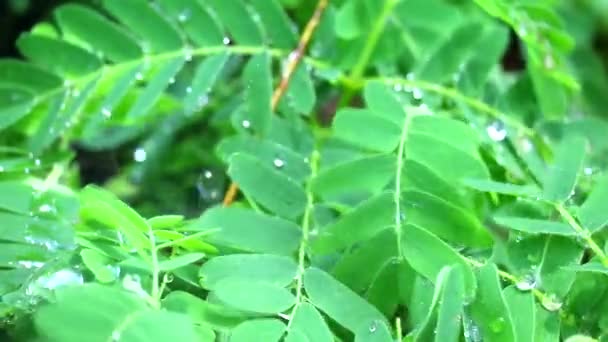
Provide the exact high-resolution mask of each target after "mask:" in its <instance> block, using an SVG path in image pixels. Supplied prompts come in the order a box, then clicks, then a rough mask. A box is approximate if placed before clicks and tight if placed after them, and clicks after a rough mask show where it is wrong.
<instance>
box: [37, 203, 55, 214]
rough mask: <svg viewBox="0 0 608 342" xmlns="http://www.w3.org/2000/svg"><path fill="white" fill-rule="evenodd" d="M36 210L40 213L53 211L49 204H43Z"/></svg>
mask: <svg viewBox="0 0 608 342" xmlns="http://www.w3.org/2000/svg"><path fill="white" fill-rule="evenodd" d="M38 211H39V212H41V213H50V212H51V211H53V207H52V206H51V205H50V204H43V205H41V206H40V208H38Z"/></svg>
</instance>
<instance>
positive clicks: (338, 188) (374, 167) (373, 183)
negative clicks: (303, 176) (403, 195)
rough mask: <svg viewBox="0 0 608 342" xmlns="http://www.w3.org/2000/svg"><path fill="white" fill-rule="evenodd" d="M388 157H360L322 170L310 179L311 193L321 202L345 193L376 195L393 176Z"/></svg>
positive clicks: (394, 164)
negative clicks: (322, 199) (317, 196)
mask: <svg viewBox="0 0 608 342" xmlns="http://www.w3.org/2000/svg"><path fill="white" fill-rule="evenodd" d="M395 168H396V163H395V156H394V155H392V154H386V155H384V154H383V155H377V156H370V157H363V158H359V159H355V160H351V161H347V162H344V163H339V164H337V165H332V166H331V167H329V168H326V169H324V170H322V171H321V172H320V173H319V174H318V175H317V176H316V177H315V178H313V179H312V188H313V191H314V192H315V193H316V194H318V195H319V196H322V197H324V198H327V199H330V198H335V197H337V196H339V195H343V194H345V193H357V192H363V193H366V194H367V193H369V194H374V195H375V194H378V193H379V192H380V191H382V190H383V189H384V187H385V186H386V185H387V184H388V183H389V181H390V179H391V178H393V177H394V176H395Z"/></svg>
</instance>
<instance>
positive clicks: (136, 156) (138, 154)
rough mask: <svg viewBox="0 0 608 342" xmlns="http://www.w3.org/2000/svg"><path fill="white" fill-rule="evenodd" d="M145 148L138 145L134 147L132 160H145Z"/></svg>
mask: <svg viewBox="0 0 608 342" xmlns="http://www.w3.org/2000/svg"><path fill="white" fill-rule="evenodd" d="M146 157H147V155H146V150H144V149H143V148H141V147H138V148H136V149H135V151H134V152H133V160H135V161H136V162H138V163H141V162H144V161H146Z"/></svg>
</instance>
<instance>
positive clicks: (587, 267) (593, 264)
mask: <svg viewBox="0 0 608 342" xmlns="http://www.w3.org/2000/svg"><path fill="white" fill-rule="evenodd" d="M565 269H568V270H572V271H576V272H593V273H603V274H606V275H608V267H606V266H604V264H602V263H601V262H599V261H590V262H588V263H585V264H582V265H572V266H567V267H565Z"/></svg>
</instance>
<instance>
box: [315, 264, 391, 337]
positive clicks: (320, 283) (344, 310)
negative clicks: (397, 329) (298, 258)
mask: <svg viewBox="0 0 608 342" xmlns="http://www.w3.org/2000/svg"><path fill="white" fill-rule="evenodd" d="M304 289H305V290H306V294H307V295H308V298H309V299H310V301H311V302H312V304H314V306H316V307H317V308H319V309H321V311H323V312H325V313H326V314H327V315H328V316H329V317H330V318H332V319H333V320H335V321H336V322H338V323H339V324H340V325H342V326H344V327H345V328H347V329H348V330H350V331H352V332H353V333H357V332H358V331H360V330H361V329H363V328H364V327H367V328H369V327H370V326H372V325H377V322H378V321H380V322H384V317H383V316H382V314H381V313H380V312H379V311H378V310H377V309H376V308H374V307H373V306H372V305H370V304H369V303H367V302H366V301H365V300H364V299H363V298H361V297H359V296H358V295H357V294H355V293H354V292H352V291H351V290H350V289H349V288H347V287H346V286H344V285H342V284H341V283H339V282H338V281H336V280H335V279H334V278H333V277H331V276H330V275H329V274H327V273H325V272H323V271H322V270H320V269H317V268H314V267H311V268H308V269H307V270H306V272H305V273H304Z"/></svg>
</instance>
